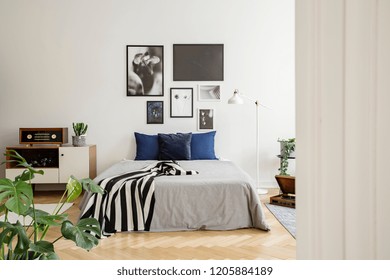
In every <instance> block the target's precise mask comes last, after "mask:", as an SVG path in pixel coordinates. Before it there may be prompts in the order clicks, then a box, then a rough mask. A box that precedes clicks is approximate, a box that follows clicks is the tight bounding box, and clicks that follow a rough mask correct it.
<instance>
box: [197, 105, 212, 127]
mask: <svg viewBox="0 0 390 280" xmlns="http://www.w3.org/2000/svg"><path fill="white" fill-rule="evenodd" d="M214 120H215V109H198V120H197V123H198V130H200V131H202V130H214V123H215V121H214Z"/></svg>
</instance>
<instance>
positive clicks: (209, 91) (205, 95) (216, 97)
mask: <svg viewBox="0 0 390 280" xmlns="http://www.w3.org/2000/svg"><path fill="white" fill-rule="evenodd" d="M198 100H199V101H221V86H220V85H198Z"/></svg>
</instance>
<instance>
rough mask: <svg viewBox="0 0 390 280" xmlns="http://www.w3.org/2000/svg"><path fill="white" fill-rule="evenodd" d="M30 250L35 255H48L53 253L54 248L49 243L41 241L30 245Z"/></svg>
mask: <svg viewBox="0 0 390 280" xmlns="http://www.w3.org/2000/svg"><path fill="white" fill-rule="evenodd" d="M30 250H31V251H33V252H36V253H41V254H49V253H54V246H53V244H52V243H51V242H49V241H45V240H41V241H37V242H35V243H32V244H31V245H30Z"/></svg>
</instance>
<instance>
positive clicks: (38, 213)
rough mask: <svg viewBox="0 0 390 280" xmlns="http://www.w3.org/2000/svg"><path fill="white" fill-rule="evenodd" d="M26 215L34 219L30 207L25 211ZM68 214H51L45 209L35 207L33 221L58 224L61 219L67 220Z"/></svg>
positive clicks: (51, 224) (52, 224)
mask: <svg viewBox="0 0 390 280" xmlns="http://www.w3.org/2000/svg"><path fill="white" fill-rule="evenodd" d="M26 216H30V217H31V218H33V219H34V210H33V208H32V207H30V209H28V211H27V212H26ZM67 218H68V214H66V213H63V214H57V215H51V214H49V213H47V212H45V211H42V210H39V209H35V222H36V223H38V224H42V225H49V226H60V225H61V224H62V222H63V221H65V220H67Z"/></svg>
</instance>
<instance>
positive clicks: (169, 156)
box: [158, 133, 192, 160]
mask: <svg viewBox="0 0 390 280" xmlns="http://www.w3.org/2000/svg"><path fill="white" fill-rule="evenodd" d="M191 138H192V133H178V134H162V133H159V134H158V142H159V144H160V157H159V159H162V160H189V159H191Z"/></svg>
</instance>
